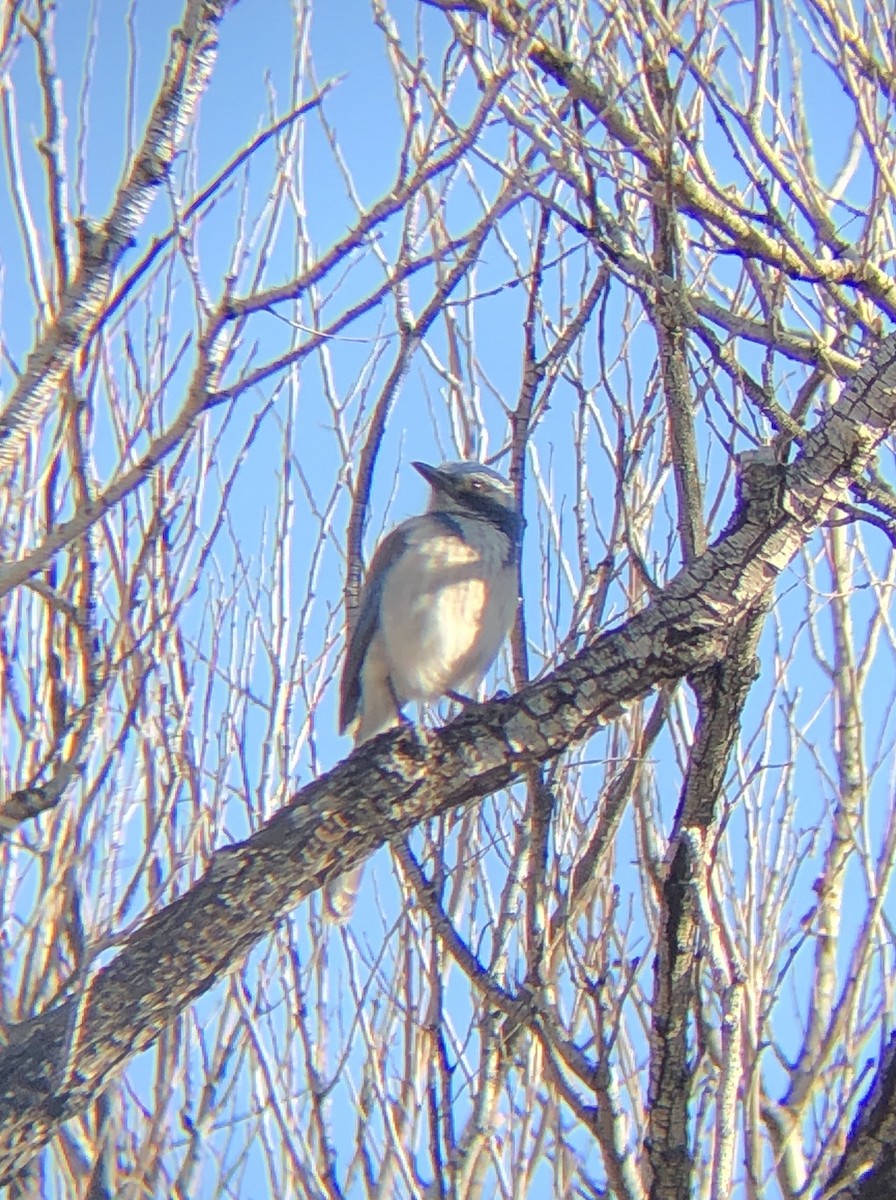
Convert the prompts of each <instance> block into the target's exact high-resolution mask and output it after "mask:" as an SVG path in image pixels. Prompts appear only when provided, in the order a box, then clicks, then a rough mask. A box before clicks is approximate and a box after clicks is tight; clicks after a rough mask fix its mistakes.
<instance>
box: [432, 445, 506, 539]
mask: <svg viewBox="0 0 896 1200" xmlns="http://www.w3.org/2000/svg"><path fill="white" fill-rule="evenodd" d="M413 465H414V468H415V469H416V470H417V471H419V472H420V474H421V475H422V476H423V478H424V479H425V480H426V482H427V483H428V484H429V486H430V487H431V488H432V497H431V499H430V502H429V511H430V512H444V513H457V514H459V515H461V516H467V517H477V518H479V519H480V520H486V521H491V523H492V524H493V525H496V526H497V527H498V528H499V529H500V530H502V532H504V533H506V534H507V536H508V537H510V538H512V539H513V540H514V541H518V540H519V538H520V536H521V534H522V532H523V525H524V521H523V518H522V517H521V516H520V514H519V512H518V511H517V507H516V496H515V495H514V491H513V487H512V485H511V484H510V482H509V480H507V479H505V478H504V476H503V475H499V474H498V472H497V471H493V470H492V469H491V467H486V466H485V465H484V464H483V463H477V462H448V463H442V465H441V466H439V467H431V466H429V465H428V464H427V463H422V462H415V463H414V464H413Z"/></svg>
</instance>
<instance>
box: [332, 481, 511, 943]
mask: <svg viewBox="0 0 896 1200" xmlns="http://www.w3.org/2000/svg"><path fill="white" fill-rule="evenodd" d="M413 465H414V467H415V468H416V469H417V470H418V471H419V472H420V474H421V475H422V476H423V478H424V479H425V480H426V482H427V483H428V484H429V486H430V488H431V489H432V493H431V497H430V502H429V509H428V511H427V512H425V513H423V514H422V516H419V517H411V518H410V520H407V521H403V522H402V524H401V525H398V526H396V528H395V529H393V530H392V532H391V533H389V534H387V535H386V537H385V538H383V540H382V542H380V544H379V546H378V547H377V549H376V552H375V554H374V556H373V560H372V562H371V564H370V570H369V571H368V572H367V578H366V579H365V581H364V587H363V589H362V592H361V601H360V604H359V606H358V612H357V619H356V621H355V624H354V627H353V629H352V631H351V634H350V636H349V640H348V648H347V650H346V655H345V665H344V667H343V669H342V687H341V695H340V700H341V703H340V710H339V729H340V732H341V733H346V732H349V733H351V735H352V737H353V738H354V739H355V745H356V746H357V745H360V743H361V742H366V741H367V740H368V739H369V738H372V737H375V736H376V735H377V734H378V733H382V732H383V731H384V730H386V729H389V728H391V727H392V726H394V725H397V724H398V723H399V721H401V720H404V719H406V718H405V717H404V714H403V712H402V707H403V705H405V704H406V703H408V702H409V701H411V700H421V701H424V702H426V701H433V700H438V699H439V697H440V696H452V697H454V698H455V699H457V700H463V699H466V698H468V697H469V695H470V694H471V693H472V692H474V691H475V690H476V688H477V687H478V686H479V684H480V683H481V682H482V680H483V678H484V677H485V674H486V672H487V671H488V669H489V667H490V666H491V665H492V663H493V662H494V660H495V658H496V657H497V655H498V651H499V650H500V649H501V643H502V642H503V641H504V638H505V637H506V636H507V632H508V630H509V629H510V625H511V622H512V621H513V614H514V611H515V610H516V604H517V594H518V573H519V556H520V542H521V539H522V534H523V524H524V522H523V518H522V517H521V516H520V514H519V513H518V512H517V508H516V498H515V496H514V494H513V488H512V487H511V486H510V483H509V482H508V481H507V480H506V479H505V478H504V477H503V476H502V475H499V474H498V473H497V471H493V470H492V469H491V468H490V467H485V466H483V465H482V464H481V463H472V462H457V463H443V465H442V466H440V467H430V466H427V465H426V463H420V462H415V463H414V464H413ZM360 878H361V871H360V869H356V870H354V871H351V872H349V874H348V875H344V876H342V877H341V878H339V879H338V880H335V881H330V883H329V884H328V885H327V887H326V889H325V896H326V908H327V911H328V913H329V915H330V916H331V917H332V918H333V919H335V920H337V921H344V920H345V919H346V918H347V916H348V915H349V914H350V913H351V911H352V908H353V906H354V901H355V897H356V896H357V893H358V888H359V886H360Z"/></svg>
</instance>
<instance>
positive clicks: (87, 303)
mask: <svg viewBox="0 0 896 1200" xmlns="http://www.w3.org/2000/svg"><path fill="white" fill-rule="evenodd" d="M235 3H236V0H187V4H186V7H185V11H184V19H183V24H182V25H181V26H180V28H178V29H175V30H174V32H173V33H172V35H171V53H170V55H169V58H168V63H167V66H166V70H165V79H164V81H163V83H162V86H161V88H160V90H159V94H158V98H157V100H156V103H155V106H154V108H153V111H152V113H151V114H150V117H149V120H148V122H147V126H146V133H145V134H144V137H143V144H142V145H141V147H140V149H139V150H138V152H137V154H136V155H135V156H134V160H133V162H132V163H131V167H130V171H129V172H128V175H127V178H126V179H125V180H124V181H123V183H122V185H121V187H120V188H119V190H118V193H117V195H116V197H115V200H114V202H113V204H112V208H111V209H110V211H109V213H108V215H107V216H106V217H105V218H104V219H103V221H102V222H101V223H100V224H97V225H94V224H92V223H90V224H88V222H82V223H81V226H80V229H79V232H80V235H81V245H80V256H79V261H78V263H77V265H76V268H75V270H74V276H73V278H72V281H71V283H70V284H69V285H68V287H66V289H65V291H64V293H63V295H62V297H61V300H60V305H59V312H58V315H57V316H56V319H55V321H53V322H52V324H51V325H50V326H49V328H48V329H47V330H46V332H45V333H44V335H43V336H42V337H41V338H40V340H39V341H38V342H37V344H36V346H35V348H34V350H33V351H32V352H31V354H30V355H29V357H28V362H27V364H26V366H25V370H24V371H23V372H22V374H21V376H20V377H19V379H18V381H17V382H16V386H15V388H14V389H13V391H12V393H11V394H10V397H9V400H8V401H7V403H6V406H5V407H4V409H3V411H2V412H0V467H8V466H10V465H11V464H12V463H14V462H15V460H16V458H17V456H18V453H19V450H20V448H21V446H22V444H23V442H24V440H25V438H26V437H27V436H28V433H29V431H30V430H31V429H32V428H33V427H34V426H35V425H36V424H37V423H38V422H39V421H40V420H41V418H42V416H43V414H44V412H45V411H46V409H47V408H48V407H49V405H50V404H51V403H52V402H53V400H54V398H55V396H56V394H57V391H58V390H59V386H60V383H61V380H62V378H63V376H64V374H65V372H66V371H67V370H68V368H69V367H70V365H71V363H72V362H73V360H74V356H75V354H76V353H77V351H78V350H79V349H80V348H81V346H83V345H84V343H85V341H86V339H87V338H88V337H89V336H90V334H91V331H92V330H93V328H94V325H95V322H96V320H97V318H98V317H99V314H100V312H101V311H102V309H103V306H104V305H105V303H106V301H107V299H108V293H109V289H110V287H111V286H112V280H113V278H114V275H115V271H116V269H117V267H118V265H119V263H120V262H121V259H122V257H123V256H124V254H125V252H126V251H127V249H128V248H129V247H130V246H131V244H132V243H133V239H134V235H135V234H136V232H137V229H138V228H139V226H140V224H141V223H142V221H143V218H144V217H145V216H146V214H147V212H148V211H149V208H150V206H151V204H152V201H153V198H154V196H155V194H156V192H157V190H158V187H159V185H160V184H161V183H162V182H163V181H164V180H165V178H166V177H167V176H168V174H169V172H170V170H171V166H172V163H173V162H174V156H175V154H176V153H177V148H178V146H179V144H180V142H181V139H182V137H183V134H184V131H185V130H186V128H187V126H188V125H189V123H190V121H191V120H192V117H193V113H194V112H195V110H196V106H197V105H198V103H199V100H200V98H201V96H202V93H203V92H204V90H205V87H206V84H207V83H208V80H209V78H210V76H211V72H212V68H213V67H214V65H215V59H216V57H217V50H218V39H217V27H218V25H219V24H220V22H221V21H222V20H223V18H224V15H225V14H226V12H227V10H228V9H229V8H231V7H233V5H234V4H235Z"/></svg>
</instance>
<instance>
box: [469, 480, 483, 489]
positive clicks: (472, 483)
mask: <svg viewBox="0 0 896 1200" xmlns="http://www.w3.org/2000/svg"><path fill="white" fill-rule="evenodd" d="M470 486H471V487H472V489H473V491H474V492H481V491H482V489H483V488H484V487H485V484H484V483H483V482H482V480H481V479H471V480H470Z"/></svg>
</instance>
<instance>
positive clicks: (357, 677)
mask: <svg viewBox="0 0 896 1200" xmlns="http://www.w3.org/2000/svg"><path fill="white" fill-rule="evenodd" d="M416 520H417V518H412V519H411V520H410V521H405V522H404V524H402V525H399V526H398V527H397V528H395V529H393V530H392V532H391V533H389V534H387V535H386V537H384V538H383V540H382V541H381V542H380V544H379V545H378V546H377V548H376V551H375V553H374V556H373V559H372V561H371V563H370V569H369V570H368V572H367V576H366V578H365V580H364V587H363V589H362V591H361V602H360V604H359V606H358V613H357V619H356V621H355V627H354V629H353V630H352V632H351V636H350V637H349V640H348V646H347V648H346V651H345V663H344V664H343V667H342V683H341V685H340V689H339V701H340V703H339V732H340V733H345V731H346V729H347V728H348V727H349V725H350V724H351V723H352V721H353V720H354V719H355V717H357V716H358V709H359V708H360V706H361V669H362V667H363V666H364V659H365V658H366V656H367V651H368V649H369V648H370V643H371V641H372V640H373V636H374V634H375V633H376V630H377V626H378V625H379V618H380V600H381V599H382V594H383V585H384V583H385V581H386V576H387V575H388V574H389V570H390V568H391V567H392V565H393V563H394V562H395V561H396V559H398V558H400V557H401V555H402V554H404V552H405V550H406V549H407V546H408V538H409V535H410V534H411V532H412V531H413V527H414V525H415V522H416Z"/></svg>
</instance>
